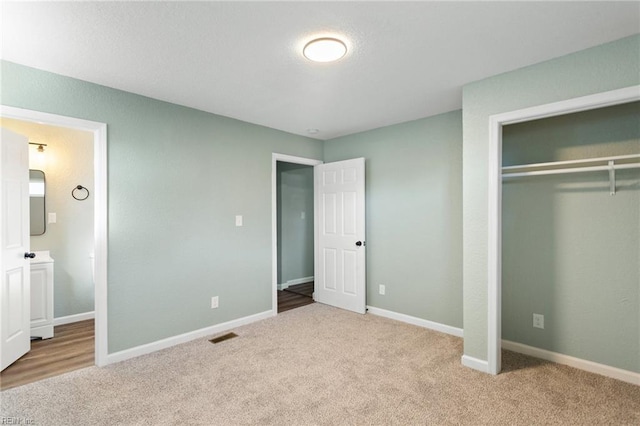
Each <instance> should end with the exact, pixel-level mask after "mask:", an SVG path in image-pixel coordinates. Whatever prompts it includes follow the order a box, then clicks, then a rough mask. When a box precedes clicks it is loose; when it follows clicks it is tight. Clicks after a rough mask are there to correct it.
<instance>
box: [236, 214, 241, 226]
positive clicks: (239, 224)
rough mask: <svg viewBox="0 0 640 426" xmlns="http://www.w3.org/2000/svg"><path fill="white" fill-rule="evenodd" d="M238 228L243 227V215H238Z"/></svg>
mask: <svg viewBox="0 0 640 426" xmlns="http://www.w3.org/2000/svg"><path fill="white" fill-rule="evenodd" d="M236 226H242V215H236Z"/></svg>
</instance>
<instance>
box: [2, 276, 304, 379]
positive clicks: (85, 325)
mask: <svg viewBox="0 0 640 426" xmlns="http://www.w3.org/2000/svg"><path fill="white" fill-rule="evenodd" d="M312 295H313V282H311V283H306V284H299V285H295V286H290V287H289V288H288V289H286V290H283V291H278V312H285V311H288V310H291V309H295V308H299V307H301V306H306V305H309V304H311V303H314V302H313V297H312ZM94 357H95V355H94V321H93V320H86V321H79V322H75V323H72V324H65V325H59V326H56V327H55V331H54V337H53V338H51V339H46V340H34V341H32V342H31V350H30V351H29V352H28V353H27V354H26V355H25V356H23V357H22V358H20V359H19V360H18V361H16V362H14V363H13V364H12V365H10V366H9V367H7V368H6V369H5V370H4V371H3V372H2V373H0V389H2V390H5V389H10V388H13V387H16V386H20V385H25V384H27V383H31V382H35V381H38V380H42V379H46V378H48V377H53V376H57V375H59V374H64V373H68V372H70V371H73V370H77V369H80V368H84V367H90V366H92V365H94V364H95V360H94V359H95V358H94Z"/></svg>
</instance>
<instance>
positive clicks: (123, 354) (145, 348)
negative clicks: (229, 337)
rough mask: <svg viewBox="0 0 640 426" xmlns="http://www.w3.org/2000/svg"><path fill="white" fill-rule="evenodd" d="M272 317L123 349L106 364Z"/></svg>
mask: <svg viewBox="0 0 640 426" xmlns="http://www.w3.org/2000/svg"><path fill="white" fill-rule="evenodd" d="M272 316H274V313H273V311H272V310H268V311H264V312H260V313H258V314H254V315H249V316H247V317H243V318H238V319H235V320H231V321H227V322H223V323H221V324H216V325H212V326H211V327H205V328H201V329H199V330H194V331H190V332H188V333H184V334H180V335H178V336H173V337H168V338H166V339H162V340H158V341H156V342H151V343H147V344H144V345H140V346H136V347H135V348H131V349H125V350H123V351H120V352H114V353H112V354H109V355H107V364H113V363H116V362H120V361H124V360H127V359H131V358H135V357H138V356H141V355H146V354H149V353H151V352H156V351H159V350H161V349H166V348H170V347H172V346H176V345H179V344H181V343H186V342H189V341H191V340H195V339H199V338H201V337H206V336H210V335H212V334H217V333H220V332H223V331H227V330H230V329H232V328H236V327H240V326H242V325H247V324H251V323H252V322H256V321H261V320H263V319H267V318H269V317H272Z"/></svg>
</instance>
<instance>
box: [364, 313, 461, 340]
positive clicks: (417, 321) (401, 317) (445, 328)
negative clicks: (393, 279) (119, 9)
mask: <svg viewBox="0 0 640 426" xmlns="http://www.w3.org/2000/svg"><path fill="white" fill-rule="evenodd" d="M367 311H368V312H369V313H370V314H373V315H377V316H379V317H385V318H391V319H394V320H396V321H402V322H406V323H407V324H413V325H417V326H419V327H424V328H428V329H430V330H435V331H439V332H441V333H446V334H451V335H453V336H457V337H462V329H461V328H457V327H452V326H450V325H446V324H440V323H439V322H433V321H429V320H426V319H422V318H417V317H412V316H411V315H405V314H401V313H398V312H393V311H387V310H386V309H380V308H376V307H375V306H367Z"/></svg>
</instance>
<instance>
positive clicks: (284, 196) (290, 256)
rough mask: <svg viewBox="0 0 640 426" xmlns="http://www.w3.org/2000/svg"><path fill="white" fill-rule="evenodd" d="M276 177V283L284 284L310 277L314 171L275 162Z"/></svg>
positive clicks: (311, 267)
mask: <svg viewBox="0 0 640 426" xmlns="http://www.w3.org/2000/svg"><path fill="white" fill-rule="evenodd" d="M277 173H278V174H277V185H278V283H279V284H286V283H287V281H291V280H297V279H300V278H308V277H313V260H314V259H313V231H314V230H313V167H312V166H305V165H300V164H291V163H284V162H280V161H278V163H277ZM303 213H304V218H303V217H302V214H303Z"/></svg>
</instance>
